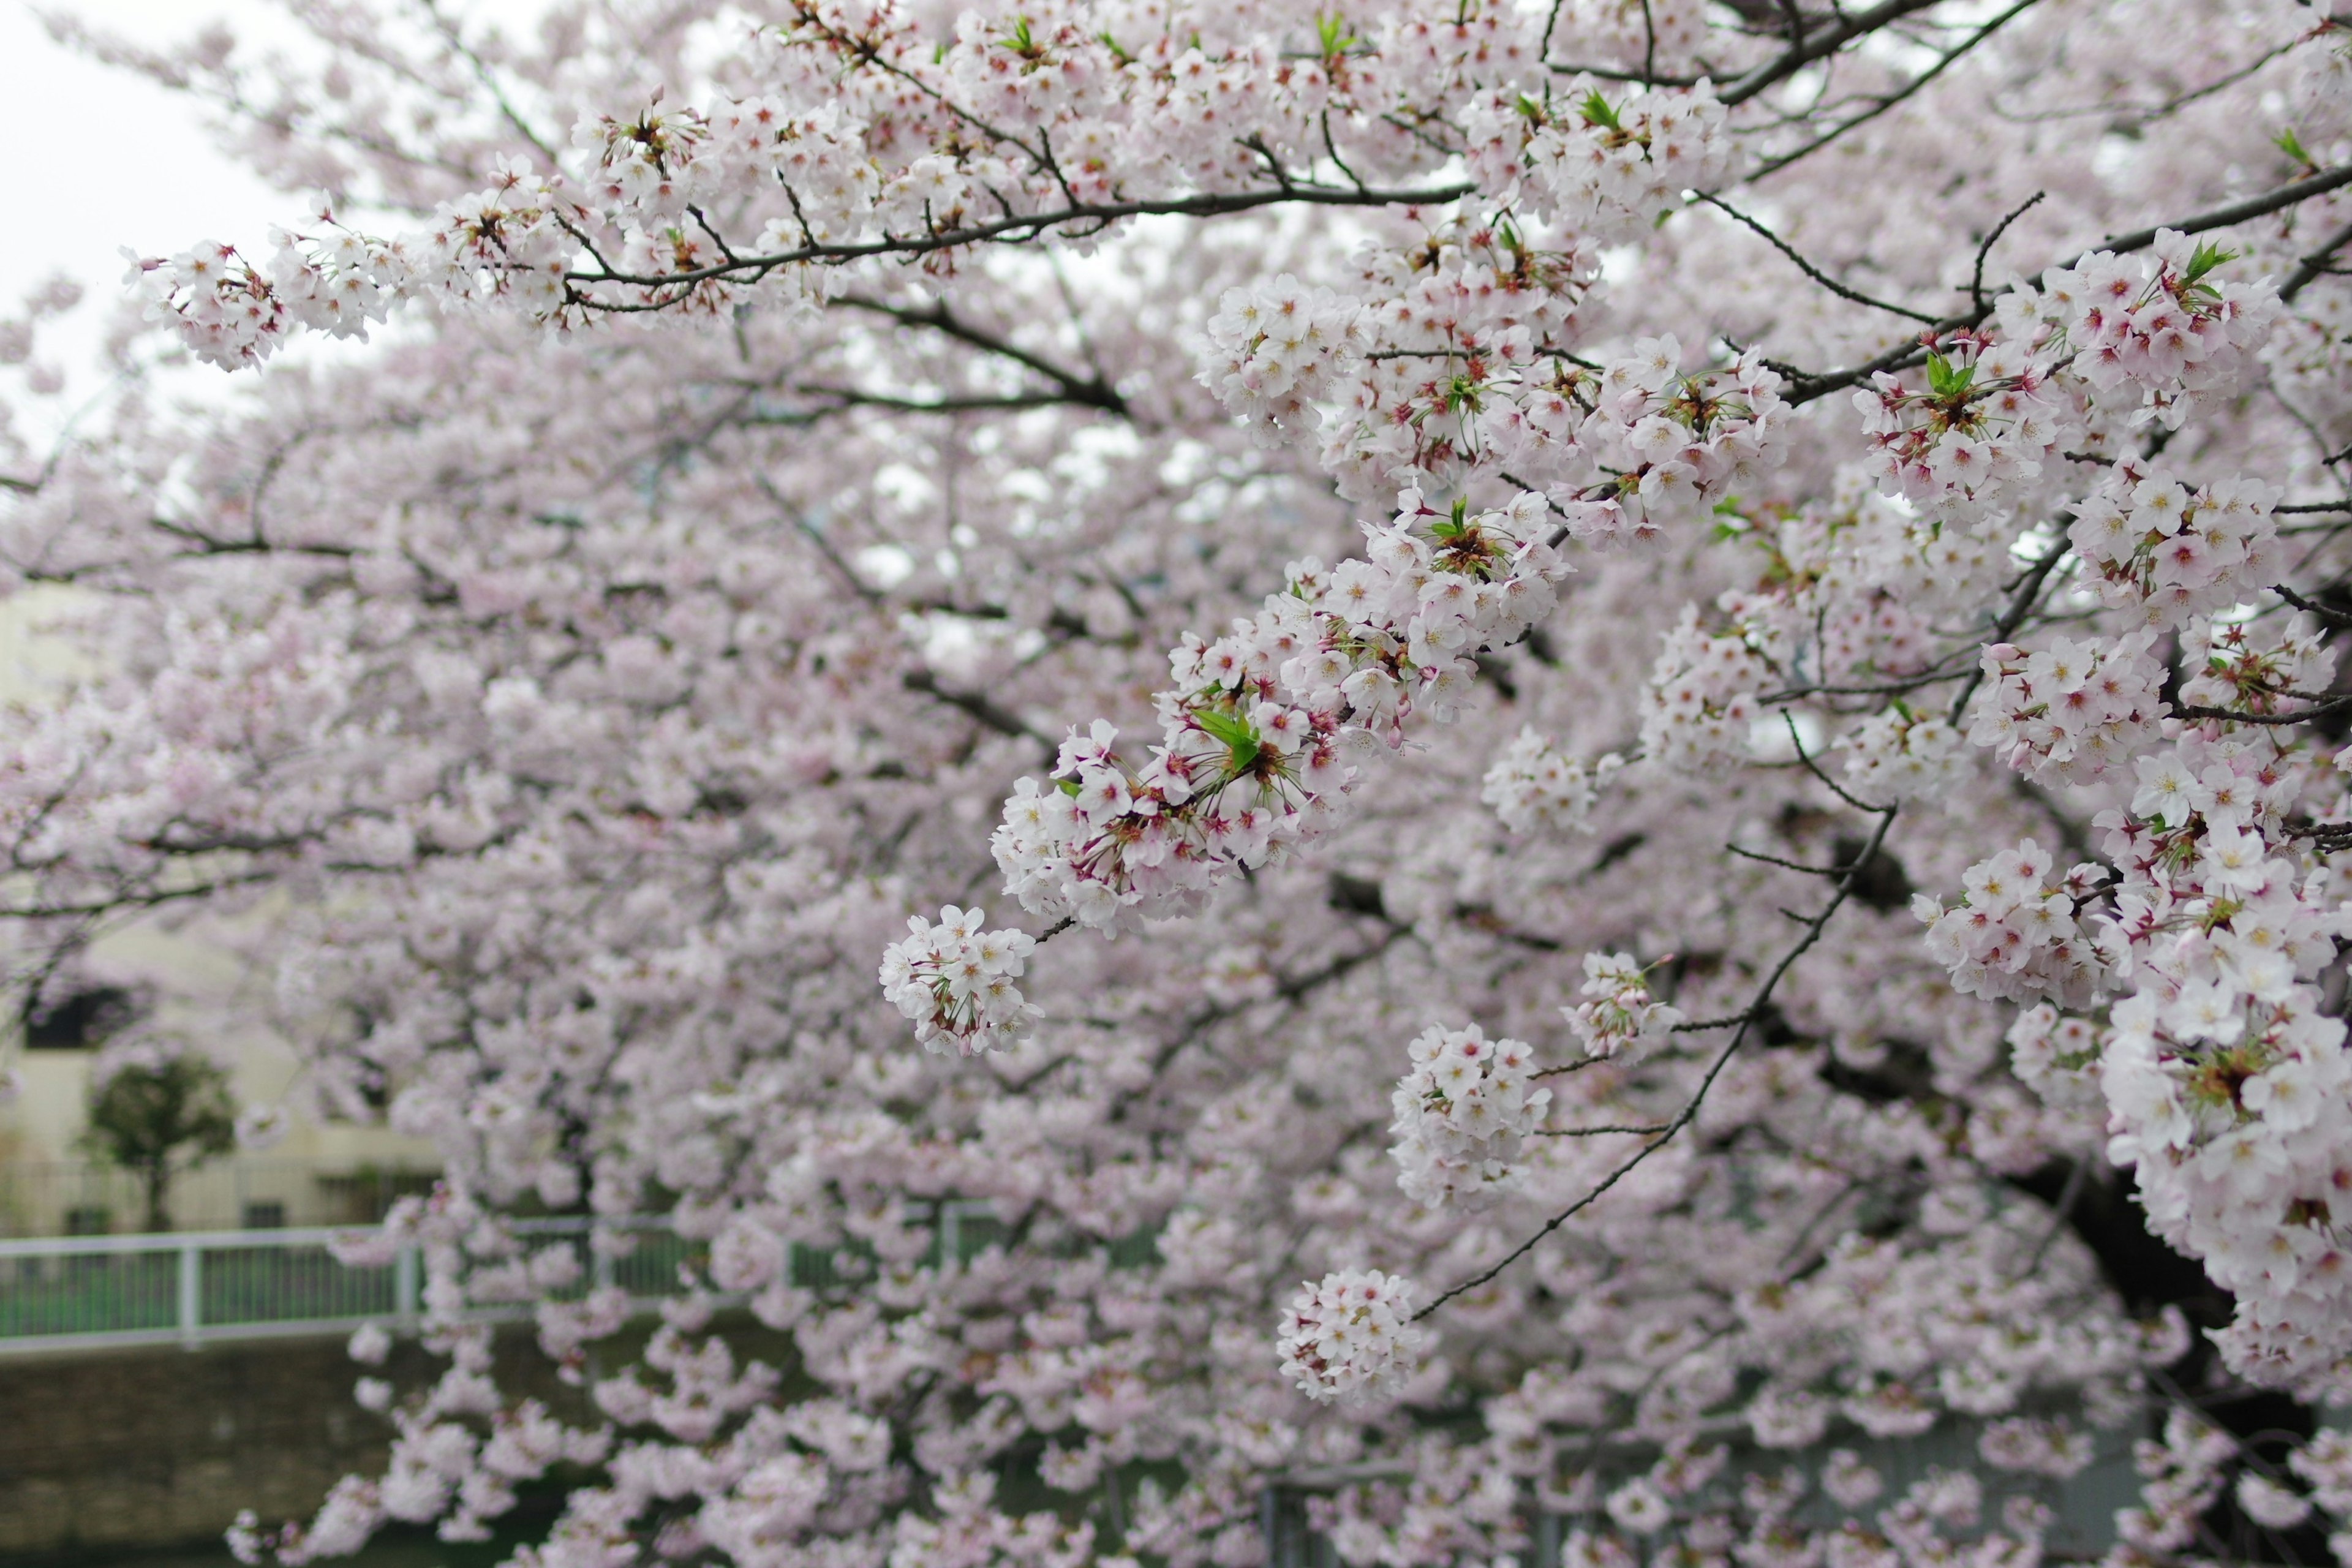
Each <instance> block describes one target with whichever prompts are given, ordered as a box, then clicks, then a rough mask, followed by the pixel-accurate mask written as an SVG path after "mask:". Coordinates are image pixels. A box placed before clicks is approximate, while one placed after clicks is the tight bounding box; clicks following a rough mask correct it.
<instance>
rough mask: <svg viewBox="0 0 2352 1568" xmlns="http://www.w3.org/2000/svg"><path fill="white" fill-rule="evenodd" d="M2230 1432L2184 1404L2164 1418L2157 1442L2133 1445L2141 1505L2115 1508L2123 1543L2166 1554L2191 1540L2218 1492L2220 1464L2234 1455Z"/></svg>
mask: <svg viewBox="0 0 2352 1568" xmlns="http://www.w3.org/2000/svg"><path fill="white" fill-rule="evenodd" d="M2237 1453H2238V1445H2237V1443H2236V1441H2235V1440H2234V1439H2232V1438H2231V1436H2230V1435H2229V1434H2228V1433H2226V1432H2224V1431H2222V1430H2221V1429H2220V1428H2219V1427H2217V1426H2212V1425H2210V1423H2208V1422H2207V1421H2206V1420H2205V1418H2204V1417H2203V1416H2202V1415H2199V1414H2198V1413H2197V1412H2195V1411H2193V1410H2191V1409H2189V1407H2188V1406H2186V1405H2174V1406H2173V1407H2172V1409H2171V1411H2170V1412H2169V1413H2168V1415H2166V1416H2165V1420H2164V1433H2163V1436H2162V1437H2161V1439H2159V1440H2151V1439H2148V1438H2142V1439H2140V1441H2138V1442H2137V1443H2136V1444H2134V1445H2133V1446H2132V1463H2133V1467H2134V1468H2136V1469H2137V1470H2138V1471H2139V1473H2140V1477H2141V1480H2142V1485H2141V1487H2140V1503H2139V1506H2138V1507H2137V1508H2126V1509H2118V1510H2116V1534H2117V1535H2118V1536H2120V1537H2122V1539H2123V1542H2124V1544H2125V1545H2126V1546H2128V1547H2132V1548H2136V1549H2137V1551H2139V1552H2148V1553H2165V1554H2169V1553H2172V1552H2179V1551H2180V1550H2181V1549H2182V1548H2184V1547H2187V1546H2189V1545H2192V1544H2194V1543H2195V1542H2196V1541H2197V1539H2198V1535H2199V1533H2200V1521H2201V1520H2202V1519H2203V1517H2204V1514H2205V1510H2208V1509H2210V1508H2211V1507H2212V1506H2213V1504H2214V1502H2215V1500H2217V1499H2219V1498H2220V1497H2221V1486H2222V1477H2223V1474H2224V1467H2226V1466H2227V1465H2228V1464H2229V1462H2230V1461H2231V1459H2233V1458H2236V1457H2237Z"/></svg>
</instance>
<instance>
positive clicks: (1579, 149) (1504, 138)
mask: <svg viewBox="0 0 2352 1568" xmlns="http://www.w3.org/2000/svg"><path fill="white" fill-rule="evenodd" d="M1469 131H1470V135H1471V139H1472V153H1471V166H1472V169H1473V172H1474V174H1475V175H1476V177H1477V179H1478V180H1479V183H1480V184H1484V185H1486V186H1487V187H1488V188H1489V189H1492V190H1496V191H1509V190H1511V189H1512V188H1513V186H1514V185H1516V186H1517V191H1518V193H1519V195H1520V196H1521V200H1522V201H1523V203H1524V204H1525V205H1526V206H1527V208H1528V210H1529V211H1530V212H1532V213H1535V214H1538V215H1545V216H1554V217H1557V218H1559V220H1560V221H1561V222H1563V223H1566V224H1569V225H1570V226H1574V227H1576V228H1577V229H1579V230H1581V231H1582V232H1585V233H1588V234H1591V235H1592V236H1593V237H1596V238H1598V239H1601V240H1603V241H1611V240H1616V239H1619V238H1622V237H1624V236H1626V235H1628V234H1631V233H1635V232H1638V231H1639V230H1640V229H1642V228H1643V227H1645V226H1648V225H1649V224H1651V223H1653V222H1654V221H1655V220H1656V218H1657V216H1658V215H1659V214H1660V213H1661V212H1664V211H1665V210H1667V209H1668V208H1670V207H1672V206H1674V205H1677V204H1678V203H1679V202H1680V200H1681V197H1682V194H1683V193H1684V192H1685V191H1688V190H1702V191H1704V190H1712V189H1714V188H1715V187H1717V185H1719V184H1721V183H1722V182H1723V181H1724V179H1725V178H1726V177H1727V175H1728V174H1730V173H1731V172H1732V170H1733V169H1734V168H1735V167H1736V166H1737V164H1738V144H1737V143H1736V142H1734V141H1733V140H1732V138H1731V136H1730V135H1729V133H1728V132H1727V130H1726V128H1725V123H1724V109H1723V105H1722V103H1721V101H1720V100H1717V97H1716V94H1715V89H1714V87H1713V85H1712V84H1711V83H1708V82H1706V81H1700V82H1698V83H1696V84H1695V85H1693V86H1691V87H1688V88H1668V89H1663V90H1653V91H1650V92H1646V93H1643V94H1640V95H1638V96H1627V97H1625V98H1623V99H1622V100H1621V101H1619V102H1617V103H1614V104H1612V103H1611V102H1610V101H1609V100H1608V99H1607V97H1605V96H1604V95H1603V94H1602V92H1601V89H1600V87H1599V86H1598V84H1596V83H1595V82H1594V81H1593V79H1591V77H1587V76H1580V77H1578V78H1576V79H1574V80H1573V81H1571V82H1570V83H1569V84H1568V86H1567V87H1566V88H1565V89H1563V90H1561V91H1560V92H1559V93H1558V94H1557V95H1554V94H1552V93H1551V92H1549V90H1547V92H1546V95H1545V98H1544V99H1543V100H1541V101H1538V100H1536V99H1534V98H1531V97H1528V96H1524V95H1521V96H1517V97H1516V98H1512V99H1508V100H1491V101H1487V102H1483V103H1481V104H1480V105H1479V106H1478V107H1477V109H1476V110H1475V111H1474V114H1473V116H1472V119H1471V121H1470V126H1469Z"/></svg>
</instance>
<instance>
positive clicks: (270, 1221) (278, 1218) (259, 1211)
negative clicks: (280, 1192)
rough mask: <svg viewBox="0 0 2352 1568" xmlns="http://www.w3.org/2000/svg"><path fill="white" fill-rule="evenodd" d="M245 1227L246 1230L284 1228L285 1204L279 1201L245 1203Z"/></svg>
mask: <svg viewBox="0 0 2352 1568" xmlns="http://www.w3.org/2000/svg"><path fill="white" fill-rule="evenodd" d="M245 1228H246V1229H247V1230H284V1229H285V1228H286V1205H284V1204H281V1203H261V1204H247V1205H245Z"/></svg>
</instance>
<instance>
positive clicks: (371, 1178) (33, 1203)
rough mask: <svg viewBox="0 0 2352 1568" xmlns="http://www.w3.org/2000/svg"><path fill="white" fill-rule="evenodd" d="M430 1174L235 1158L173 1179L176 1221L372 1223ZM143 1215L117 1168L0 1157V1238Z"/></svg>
mask: <svg viewBox="0 0 2352 1568" xmlns="http://www.w3.org/2000/svg"><path fill="white" fill-rule="evenodd" d="M433 1179H434V1178H433V1173H431V1172H428V1171H416V1170H408V1169H403V1168H393V1169H383V1168H378V1167H374V1166H367V1165H361V1166H353V1165H351V1164H348V1163H336V1164H332V1165H329V1164H326V1163H322V1162H320V1161H318V1160H291V1159H278V1160H271V1159H254V1158H249V1157H238V1158H236V1159H231V1160H225V1161H222V1162H220V1163H216V1164H212V1165H204V1166H199V1167H198V1168H197V1169H195V1170H194V1171H188V1172H185V1173H182V1174H181V1175H179V1176H178V1177H176V1178H175V1179H174V1180H173V1183H172V1188H171V1217H172V1224H173V1228H174V1229H175V1230H188V1231H225V1230H256V1229H268V1228H274V1227H275V1226H363V1225H374V1224H375V1223H377V1222H378V1221H379V1220H381V1219H383V1215H384V1211H385V1210H386V1209H388V1208H390V1207H391V1206H392V1203H393V1200H394V1199H395V1198H397V1197H400V1196H402V1195H403V1194H408V1193H421V1192H425V1191H428V1190H430V1188H431V1187H432V1185H433ZM146 1211H147V1197H146V1191H145V1189H144V1187H143V1186H142V1184H141V1183H140V1180H139V1178H138V1177H137V1176H136V1175H134V1174H133V1173H131V1172H129V1171H125V1170H123V1169H121V1167H119V1166H115V1165H108V1164H101V1163H96V1162H92V1161H83V1160H56V1161H11V1162H8V1163H0V1237H38V1236H106V1235H110V1234H112V1233H114V1232H117V1231H129V1230H137V1229H138V1228H140V1226H142V1224H143V1223H144V1221H145V1218H146Z"/></svg>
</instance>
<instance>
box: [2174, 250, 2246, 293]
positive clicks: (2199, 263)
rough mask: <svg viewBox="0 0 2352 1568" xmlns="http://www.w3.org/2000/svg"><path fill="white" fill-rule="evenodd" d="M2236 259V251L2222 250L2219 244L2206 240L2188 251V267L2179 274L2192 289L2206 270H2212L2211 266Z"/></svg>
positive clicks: (2201, 278)
mask: <svg viewBox="0 0 2352 1568" xmlns="http://www.w3.org/2000/svg"><path fill="white" fill-rule="evenodd" d="M2237 259H2238V253H2237V252H2236V251H2234V250H2224V249H2222V248H2221V247H2220V246H2218V245H2215V244H2214V243H2213V242H2212V241H2210V240H2207V241H2206V242H2205V243H2203V244H2201V245H2200V246H2199V247H2197V248H2196V249H2195V250H2192V251H2190V252H2189V269H2188V270H2187V271H2185V272H2183V273H2182V274H2181V275H2180V277H2181V281H2182V282H2184V283H2186V284H2188V285H2189V287H2190V288H2192V289H2193V288H2195V287H2196V286H2197V285H2198V284H2199V283H2200V282H2202V281H2203V280H2204V278H2205V275H2206V274H2207V273H2208V272H2210V271H2212V270H2213V268H2216V267H2219V266H2221V264H2222V263H2223V262H2225V261H2235V260H2237Z"/></svg>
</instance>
